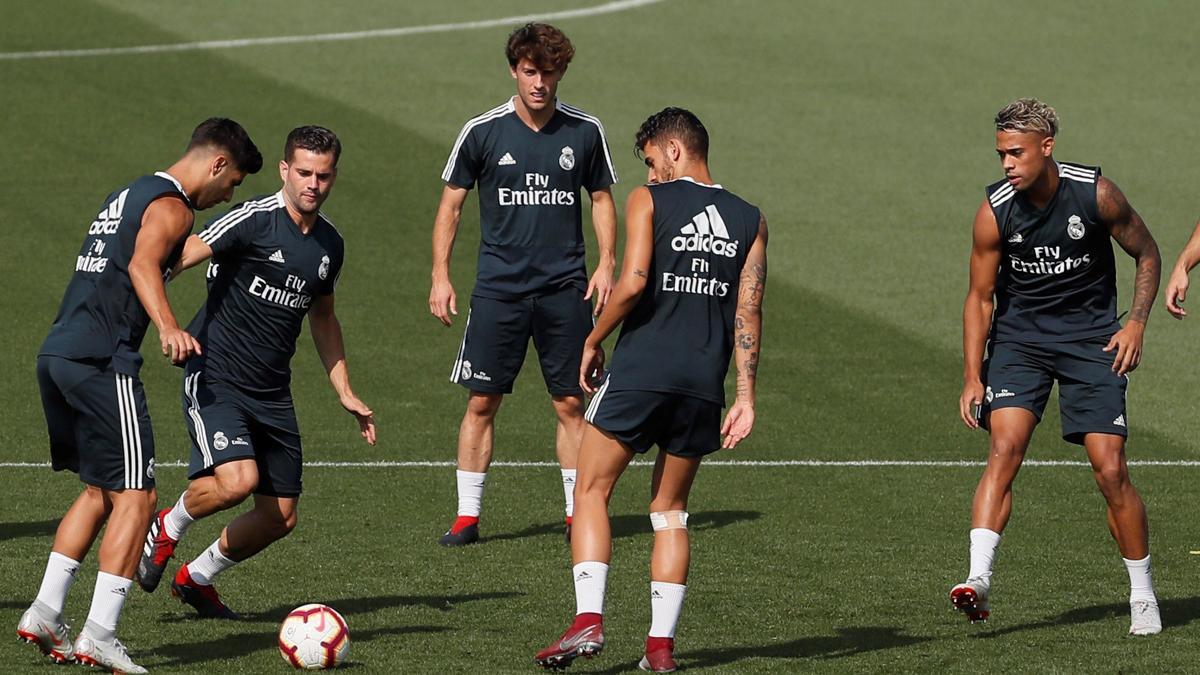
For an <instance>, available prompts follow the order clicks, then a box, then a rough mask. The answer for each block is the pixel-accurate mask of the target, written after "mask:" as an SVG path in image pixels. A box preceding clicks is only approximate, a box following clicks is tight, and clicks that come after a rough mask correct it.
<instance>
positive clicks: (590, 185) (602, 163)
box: [583, 125, 617, 192]
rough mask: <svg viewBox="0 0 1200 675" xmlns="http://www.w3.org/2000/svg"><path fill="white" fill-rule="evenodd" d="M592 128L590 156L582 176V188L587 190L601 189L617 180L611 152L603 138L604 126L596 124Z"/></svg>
mask: <svg viewBox="0 0 1200 675" xmlns="http://www.w3.org/2000/svg"><path fill="white" fill-rule="evenodd" d="M594 129H595V132H594V134H593V136H592V143H591V153H590V154H591V156H590V157H589V158H588V165H587V173H586V174H585V175H584V177H583V188H584V189H585V190H587V191H588V192H595V191H596V190H603V189H604V188H606V187H608V186H610V185H612V184H613V183H616V182H617V172H616V169H614V168H613V163H612V154H611V153H609V151H608V141H607V140H606V139H605V138H604V128H603V127H600V126H599V125H597V126H596V127H595V128H594Z"/></svg>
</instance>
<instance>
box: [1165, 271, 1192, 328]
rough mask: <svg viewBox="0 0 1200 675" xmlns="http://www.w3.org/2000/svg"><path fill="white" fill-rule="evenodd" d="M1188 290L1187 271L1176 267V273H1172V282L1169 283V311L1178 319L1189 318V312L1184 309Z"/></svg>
mask: <svg viewBox="0 0 1200 675" xmlns="http://www.w3.org/2000/svg"><path fill="white" fill-rule="evenodd" d="M1187 289H1188V273H1187V270H1185V269H1183V268H1181V267H1176V268H1175V271H1174V272H1172V273H1171V281H1169V282H1167V311H1168V312H1170V313H1171V316H1173V317H1175V318H1176V319H1182V318H1183V317H1185V316H1187V310H1186V309H1184V308H1183V301H1184V300H1185V299H1186V298H1187Z"/></svg>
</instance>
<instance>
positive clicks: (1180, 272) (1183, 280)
mask: <svg viewBox="0 0 1200 675" xmlns="http://www.w3.org/2000/svg"><path fill="white" fill-rule="evenodd" d="M1197 263H1200V221H1198V222H1197V223H1196V229H1194V230H1192V237H1191V238H1190V239H1188V243H1187V246H1184V247H1183V250H1182V251H1181V252H1180V253H1179V259H1178V260H1176V261H1175V269H1174V270H1173V271H1172V272H1171V279H1170V281H1168V282H1167V311H1168V312H1170V313H1171V316H1173V317H1175V318H1176V319H1182V318H1183V317H1185V316H1187V310H1185V309H1184V308H1183V301H1184V300H1186V299H1187V291H1188V272H1191V271H1192V268H1193V267H1195V266H1196V264H1197Z"/></svg>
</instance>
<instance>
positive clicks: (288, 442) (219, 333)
mask: <svg viewBox="0 0 1200 675" xmlns="http://www.w3.org/2000/svg"><path fill="white" fill-rule="evenodd" d="M341 150H342V146H341V143H340V142H339V141H338V138H337V136H335V135H334V133H333V132H332V131H330V130H328V129H325V128H322V127H317V126H305V127H299V128H297V129H293V130H292V132H291V133H290V134H288V137H287V142H286V144H285V145H284V150H283V157H284V159H283V161H281V162H280V163H279V176H280V178H282V179H283V188H282V189H281V190H280V191H279V192H276V193H275V194H273V195H269V196H266V197H260V198H257V199H252V200H250V201H248V202H244V203H242V204H241V205H239V206H237V207H235V208H233V209H232V210H231V211H229V212H228V213H226V214H225V215H223V216H221V217H219V218H217V219H215V220H213V221H212V222H210V223H209V224H208V225H207V226H205V228H204V229H203V230H202V231H201V232H200V234H199V235H195V236H192V237H190V238H189V239H188V242H187V247H186V248H185V249H184V252H183V260H182V261H180V267H181V268H182V269H186V268H188V267H191V266H193V265H196V264H198V263H200V262H202V261H204V260H207V259H209V258H212V261H211V262H210V263H209V266H208V300H207V302H206V303H205V304H204V306H203V307H202V308H201V309H200V311H199V313H197V315H196V318H195V319H193V320H192V324H191V325H190V326H189V330H191V331H192V332H193V334H194V335H196V336H197V337H198V338H199V339H200V341H201V343H202V344H203V345H204V348H205V350H204V354H202V355H200V356H198V357H196V358H193V359H191V360H190V361H188V363H187V366H186V371H185V372H186V377H185V380H184V388H183V407H184V417H185V418H186V420H187V424H188V430H189V432H190V433H191V437H192V451H191V462H190V466H189V469H188V478H189V479H191V482H190V483H189V484H188V488H187V490H185V491H184V493H183V494H182V495H180V496H179V500H178V501H176V502H175V505H174V506H173V507H170V508H166V509H163V510H162V511H160V512H159V513H158V514H157V515H156V516H155V517H154V520H153V522H152V523H151V525H150V531H149V533H147V534H146V545H145V549H144V553H143V555H142V558H141V562H140V563H139V564H138V570H137V574H138V577H137V578H138V584H139V585H140V586H141V587H142V589H143V590H145V591H147V592H151V591H153V590H154V589H155V588H157V587H158V583H159V581H160V580H161V579H162V575H163V571H164V570H165V568H166V565H167V561H168V559H170V558H171V556H172V555H174V552H175V547H176V546H177V545H178V543H179V540H180V539H181V538H182V537H183V534H184V532H186V531H187V528H188V527H189V526H190V525H191V524H192V523H193V522H194V521H196V520H198V519H200V518H204V517H207V516H210V515H212V514H214V513H216V512H217V511H222V510H224V509H228V508H230V507H233V506H236V505H238V504H240V503H241V502H242V501H243V500H245V499H246V497H248V496H250V495H251V494H253V495H254V507H253V508H252V509H250V510H249V511H247V512H245V513H243V514H241V515H239V516H238V517H236V518H234V519H233V520H232V521H231V522H230V523H229V524H228V525H227V526H226V527H225V529H224V530H223V531H222V532H221V536H220V537H219V538H218V539H217V540H216V541H214V542H213V543H212V545H210V546H209V547H208V549H207V550H205V551H204V552H203V553H201V554H200V555H199V556H198V557H196V558H195V559H194V560H192V561H191V562H189V563H187V564H185V565H183V566H182V567H180V568H179V572H178V573H177V574H176V575H175V579H174V581H173V583H172V584H171V592H172V594H173V595H175V596H177V597H179V599H180V600H182V601H183V602H184V603H186V604H188V605H191V606H192V607H194V608H195V609H196V611H197V612H198V613H199V614H200V616H202V617H212V618H237V614H235V613H234V612H233V611H232V610H230V609H229V608H228V607H226V606H225V604H224V603H223V602H221V599H220V597H219V596H218V594H217V591H216V589H215V588H213V585H212V584H213V580H214V579H215V578H216V576H217V575H218V574H220V573H221V572H222V571H224V570H226V569H229V568H230V567H233V566H234V565H236V564H237V563H239V562H241V561H243V560H245V559H247V558H249V557H250V556H252V555H254V554H256V553H258V552H259V551H261V550H263V549H264V548H266V547H267V546H269V545H270V544H271V543H272V542H274V541H276V540H278V539H281V538H283V537H285V536H287V534H288V533H289V532H291V531H292V529H293V528H294V527H296V504H297V501H298V500H299V498H300V492H301V483H300V474H301V470H302V461H301V460H302V457H301V447H300V430H299V427H298V426H297V424H296V412H295V409H294V407H293V405H292V395H291V360H292V355H293V354H295V352H296V338H297V337H299V335H300V328H301V323H302V322H303V321H304V317H305V315H307V316H308V322H309V328H310V329H311V332H312V336H313V343H314V344H315V345H316V348H317V354H318V355H320V357H321V362H322V363H323V364H324V365H325V370H326V372H327V373H328V374H329V381H330V384H332V385H333V388H334V391H336V392H337V394H338V398H339V400H340V401H341V404H342V406H343V407H344V408H345V409H346V410H347V411H348V412H349V413H350V414H352V415H354V417H355V418H356V419H357V420H358V424H359V430H360V432H361V435H362V437H363V438H365V439H366V441H367V442H368V443H370V444H372V445H374V443H375V420H374V417H373V414H372V412H371V409H370V408H368V407H367V406H366V405H365V404H364V403H363V402H362V401H361V400H359V398H358V397H357V396H355V394H354V391H353V390H352V389H351V387H350V376H349V373H348V370H347V366H346V354H345V350H344V348H343V346H342V328H341V324H339V323H338V319H337V315H336V314H335V313H334V288H335V287H336V286H337V279H338V275H339V274H341V270H342V253H343V248H344V246H343V241H342V236H341V234H339V233H338V231H337V229H336V228H334V226H333V224H332V223H331V222H329V220H328V219H327V218H326V217H325V215H324V214H323V213H321V210H320V209H321V205H322V204H323V203H324V202H325V200H326V199H327V198H328V197H329V193H330V191H331V190H332V189H333V184H334V182H335V180H336V178H337V162H338V157H339V156H340V154H341Z"/></svg>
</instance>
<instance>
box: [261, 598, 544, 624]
mask: <svg viewBox="0 0 1200 675" xmlns="http://www.w3.org/2000/svg"><path fill="white" fill-rule="evenodd" d="M521 595H525V594H524V593H518V592H516V591H497V592H492V593H464V594H460V595H377V596H374V597H365V598H341V599H338V600H319V602H321V603H322V604H325V605H329V606H330V607H332V608H334V609H336V610H337V611H338V612H341V613H342V614H343V615H344V616H348V617H353V616H354V615H355V614H366V613H368V612H374V611H377V610H380V609H391V608H392V607H427V608H429V609H436V610H440V611H443V612H449V611H451V610H453V609H455V608H456V607H457V606H458V605H461V604H463V603H465V602H481V601H485V600H507V599H509V598H515V597H517V596H521ZM295 608H296V606H295V605H278V606H276V607H272V608H270V609H265V610H262V611H258V612H247V613H244V614H242V621H268V622H271V623H276V622H279V621H283V617H285V616H287V613H288V612H290V611H292V610H293V609H295Z"/></svg>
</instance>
